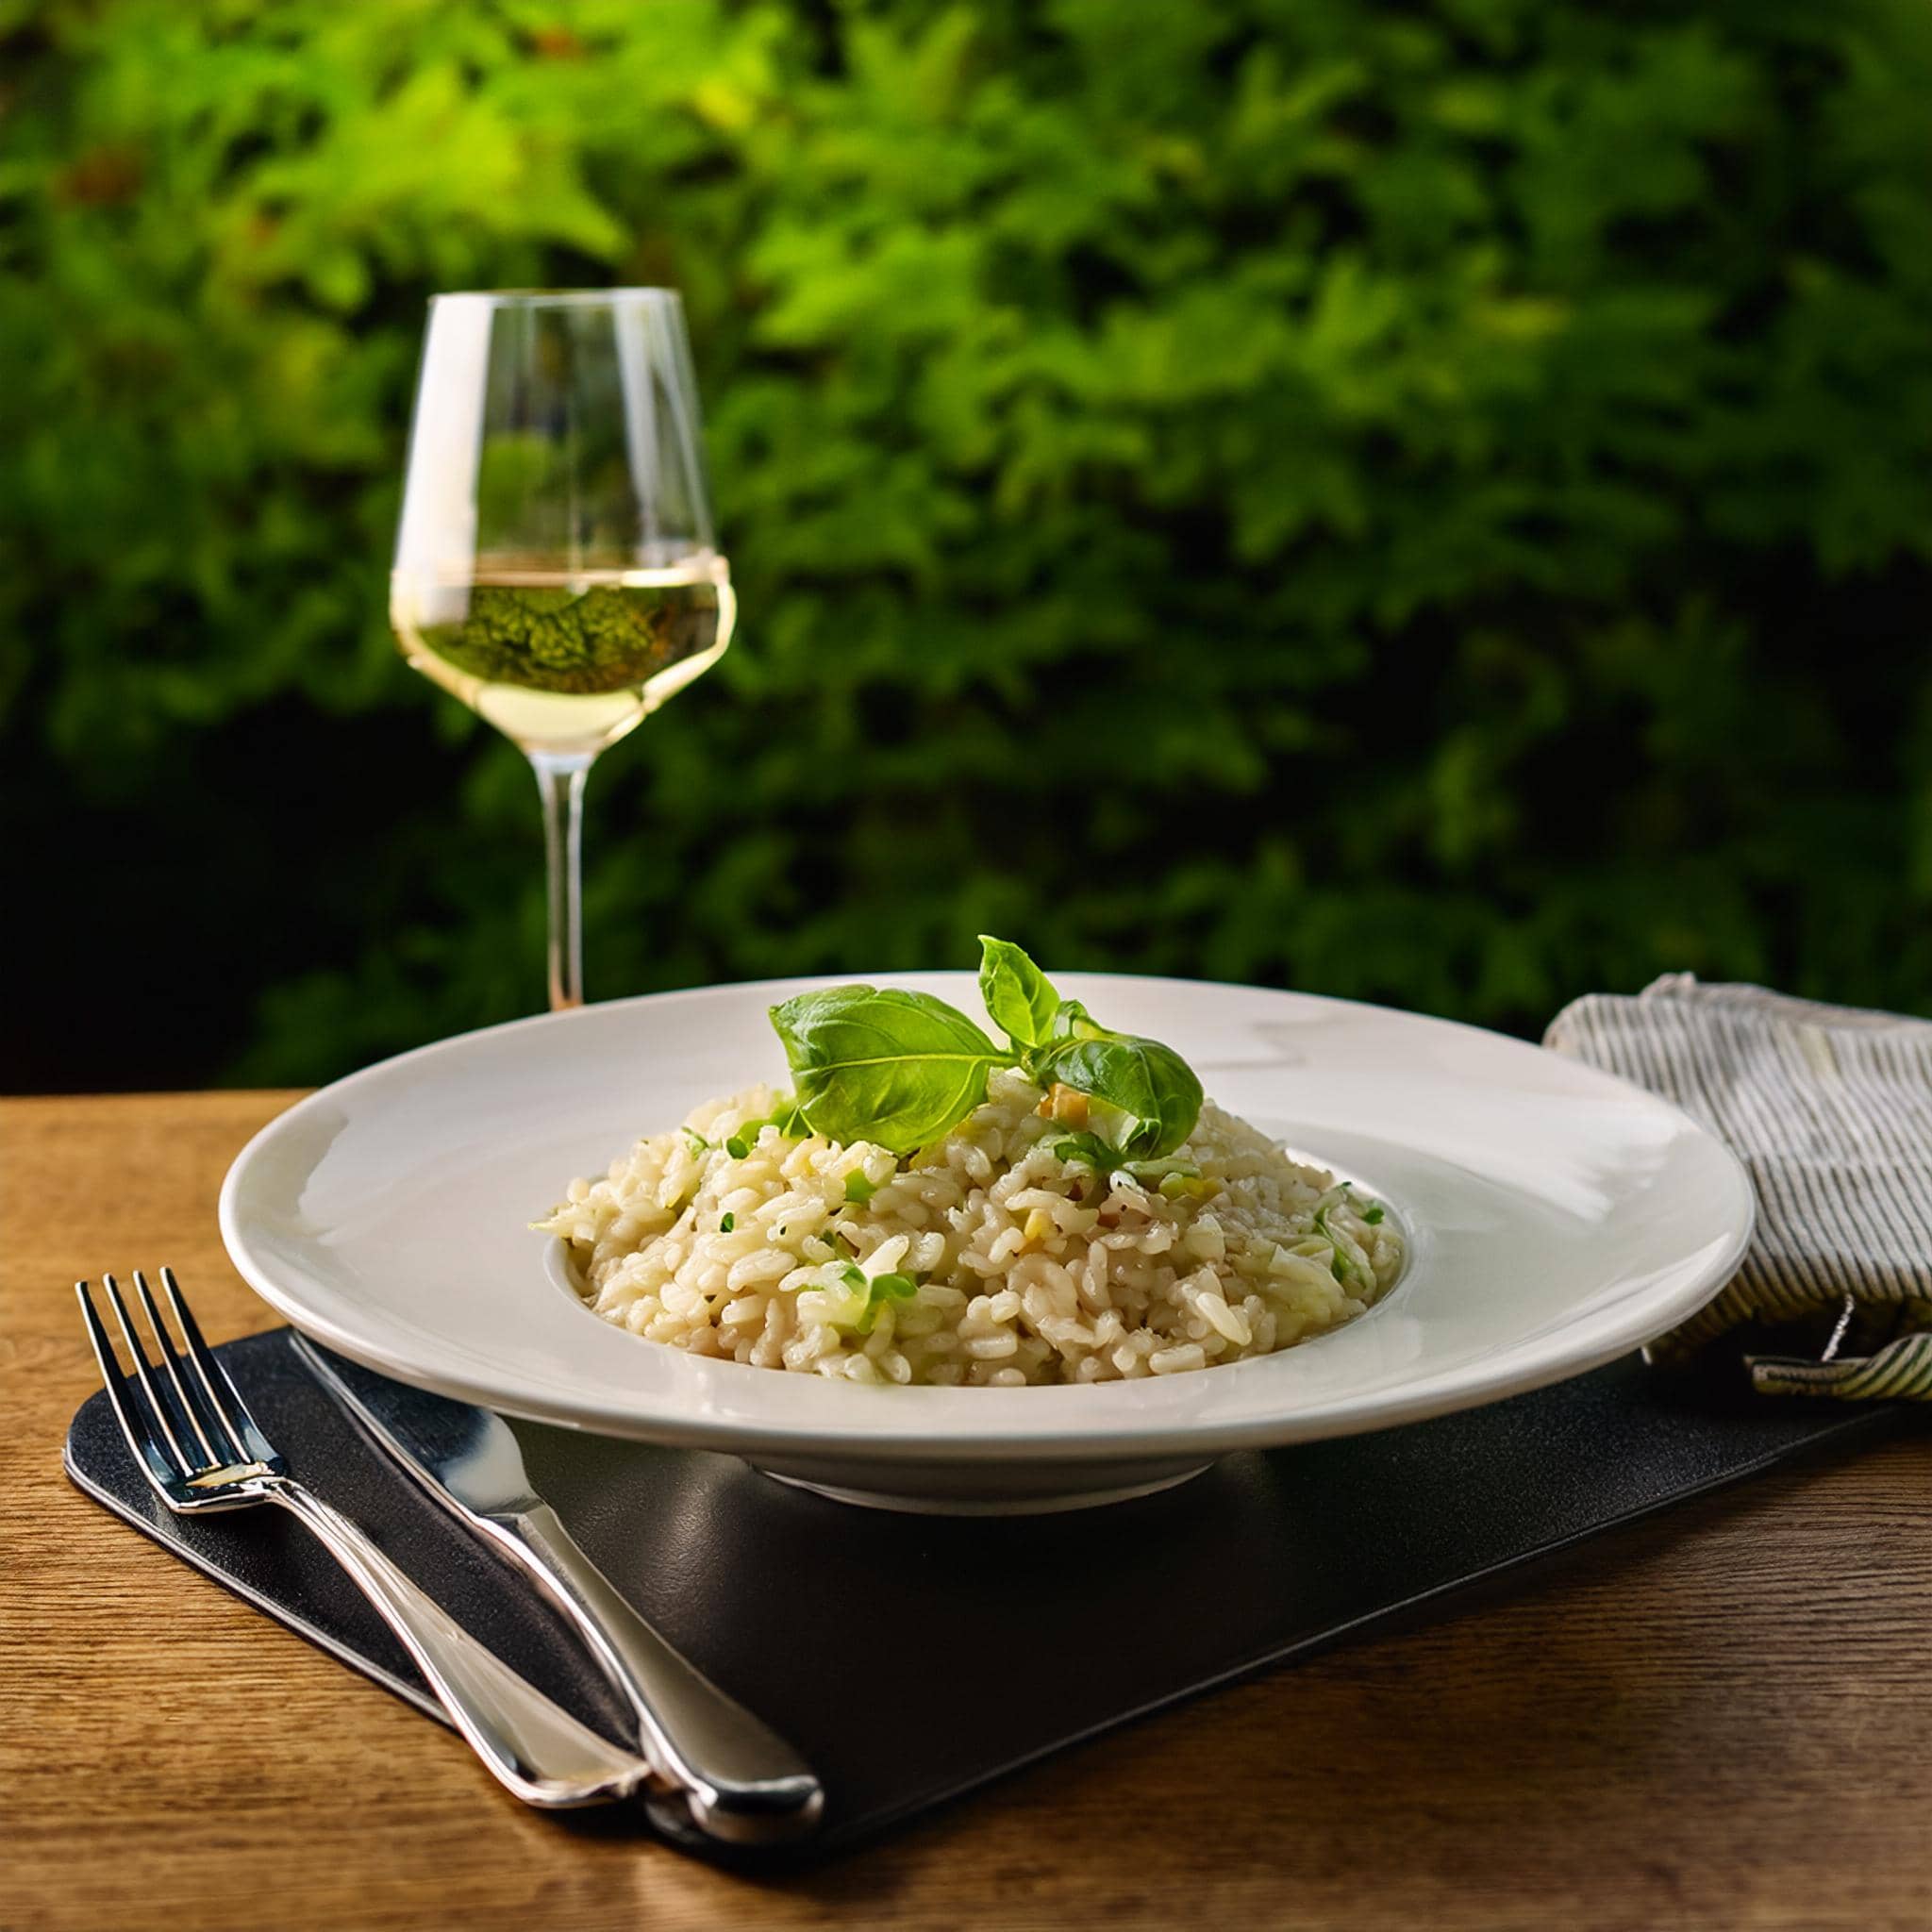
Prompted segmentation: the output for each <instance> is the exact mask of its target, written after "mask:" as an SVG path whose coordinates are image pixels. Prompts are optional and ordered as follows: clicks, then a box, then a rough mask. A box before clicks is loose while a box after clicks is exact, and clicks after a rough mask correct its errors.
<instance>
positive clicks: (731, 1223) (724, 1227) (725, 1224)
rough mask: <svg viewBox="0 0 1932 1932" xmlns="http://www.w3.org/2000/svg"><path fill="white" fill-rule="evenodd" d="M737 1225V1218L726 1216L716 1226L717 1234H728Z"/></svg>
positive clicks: (733, 1215) (730, 1215)
mask: <svg viewBox="0 0 1932 1932" xmlns="http://www.w3.org/2000/svg"><path fill="white" fill-rule="evenodd" d="M737 1225H738V1216H737V1215H735V1214H727V1215H726V1216H725V1217H724V1220H723V1221H721V1222H720V1223H719V1224H718V1232H719V1233H720V1234H729V1233H730V1232H731V1230H732V1229H733V1228H734V1227H736V1226H737Z"/></svg>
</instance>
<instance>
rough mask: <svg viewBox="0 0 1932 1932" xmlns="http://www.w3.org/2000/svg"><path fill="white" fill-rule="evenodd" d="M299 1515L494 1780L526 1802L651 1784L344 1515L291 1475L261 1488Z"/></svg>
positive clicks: (593, 1800)
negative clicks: (410, 1661)
mask: <svg viewBox="0 0 1932 1932" xmlns="http://www.w3.org/2000/svg"><path fill="white" fill-rule="evenodd" d="M265 1494H266V1496H267V1498H268V1500H269V1501H270V1502H272V1503H278V1504H279V1505H280V1506H281V1507H283V1508H284V1509H286V1510H288V1511H289V1513H290V1514H291V1516H295V1517H298V1518H300V1520H301V1521H302V1523H303V1524H305V1526H306V1527H307V1528H308V1530H310V1531H311V1532H312V1533H313V1535H314V1536H315V1538H316V1539H317V1541H320V1542H321V1543H322V1544H323V1546H324V1547H325V1549H326V1550H327V1551H328V1553H329V1555H330V1556H332V1557H334V1558H335V1559H336V1561H337V1562H338V1563H340V1564H341V1566H342V1569H343V1571H344V1573H345V1574H347V1575H348V1576H349V1577H350V1578H352V1579H353V1580H354V1582H355V1583H356V1585H357V1587H358V1589H359V1590H360V1591H361V1592H362V1594H363V1595H364V1596H366V1597H367V1598H368V1599H369V1601H370V1603H371V1604H372V1605H373V1606H374V1607H375V1609H376V1610H377V1611H378V1612H379V1613H380V1615H381V1617H382V1620H383V1622H384V1623H385V1624H388V1625H389V1627H390V1628H391V1630H392V1631H394V1632H395V1634H396V1636H397V1638H398V1639H399V1640H400V1641H401V1642H402V1644H403V1647H404V1648H405V1649H406V1650H407V1651H408V1653H409V1655H410V1656H411V1657H413V1658H414V1659H415V1660H416V1666H417V1668H418V1669H419V1670H420V1671H421V1672H422V1673H423V1674H424V1676H425V1677H426V1678H427V1679H428V1680H429V1686H430V1688H431V1689H432V1690H433V1691H435V1692H436V1694H437V1696H438V1698H439V1699H440V1700H441V1704H442V1707H443V1710H444V1711H445V1712H446V1713H447V1715H448V1716H449V1719H450V1721H451V1722H452V1723H453V1724H455V1725H456V1727H457V1729H458V1731H460V1732H461V1733H462V1734H463V1736H464V1738H465V1739H467V1740H468V1741H469V1743H470V1746H471V1748H472V1749H473V1750H474V1751H475V1753H476V1755H477V1757H480V1758H481V1759H482V1760H483V1762H484V1764H485V1765H486V1766H487V1767H488V1768H489V1770H490V1771H491V1774H493V1775H494V1776H495V1778H496V1779H497V1781H498V1782H499V1783H500V1784H502V1785H504V1786H505V1787H506V1788H507V1789H508V1790H511V1791H513V1792H514V1793H515V1794H516V1795H517V1796H518V1797H519V1798H521V1799H522V1800H523V1801H524V1803H525V1804H526V1805H541V1806H543V1807H558V1806H571V1805H594V1804H598V1803H602V1802H607V1801H608V1800H610V1799H613V1798H622V1797H625V1796H628V1795H629V1794H630V1793H631V1792H633V1791H636V1790H640V1789H641V1787H643V1786H644V1785H645V1784H646V1783H647V1782H648V1781H649V1778H650V1774H651V1767H650V1766H649V1765H648V1764H646V1763H645V1762H644V1760H643V1759H642V1758H641V1757H639V1756H638V1755H637V1754H636V1753H635V1752H631V1751H625V1750H623V1749H620V1748H619V1746H617V1745H615V1744H612V1743H609V1742H608V1741H607V1740H604V1739H603V1738H600V1737H599V1736H598V1735H597V1734H596V1732H595V1731H593V1730H591V1729H590V1728H589V1727H588V1726H587V1725H584V1724H579V1723H578V1722H577V1721H576V1719H575V1718H574V1717H572V1716H571V1714H570V1713H569V1712H568V1711H567V1710H565V1709H563V1708H562V1707H560V1706H558V1705H557V1704H553V1703H552V1702H551V1700H550V1699H549V1698H548V1697H546V1696H544V1694H543V1693H542V1692H541V1691H539V1690H538V1689H537V1688H536V1686H535V1685H533V1684H530V1683H527V1682H525V1679H524V1678H523V1677H521V1676H519V1675H518V1674H517V1673H516V1672H515V1671H513V1670H511V1669H510V1667H509V1666H508V1664H507V1663H505V1662H503V1661H502V1659H501V1658H500V1657H497V1655H496V1654H495V1652H494V1651H492V1650H491V1649H489V1648H488V1647H487V1646H486V1645H484V1644H482V1643H480V1642H478V1641H477V1640H476V1639H475V1638H474V1637H472V1636H471V1635H470V1633H469V1632H468V1631H467V1630H465V1629H464V1628H463V1626H462V1625H461V1624H458V1622H457V1621H456V1620H455V1619H454V1618H453V1617H451V1616H450V1615H449V1613H448V1612H447V1611H446V1610H444V1609H443V1607H441V1605H440V1604H439V1603H437V1602H436V1600H435V1599H434V1598H433V1597H431V1596H430V1595H429V1594H428V1593H427V1592H426V1591H424V1590H422V1589H420V1588H419V1587H418V1586H417V1585H416V1584H415V1583H413V1582H412V1581H411V1580H410V1579H409V1578H408V1576H406V1575H405V1574H403V1572H402V1571H401V1570H399V1569H398V1568H397V1567H396V1565H395V1564H394V1563H392V1562H391V1560H390V1559H389V1557H386V1556H385V1555H384V1554H383V1553H382V1551H381V1550H380V1549H379V1548H377V1546H376V1545H375V1542H373V1541H371V1540H370V1538H369V1536H368V1535H367V1534H366V1533H365V1532H364V1531H363V1530H361V1529H359V1528H358V1526H357V1525H356V1524H354V1523H352V1522H351V1521H350V1520H349V1519H348V1518H347V1517H346V1516H344V1515H343V1514H342V1513H341V1510H340V1509H337V1508H335V1507H332V1506H331V1505H330V1504H327V1503H325V1502H324V1501H323V1500H322V1498H321V1497H320V1496H318V1495H316V1494H315V1492H314V1491H311V1490H308V1489H306V1488H304V1486H303V1485H302V1484H301V1483H299V1482H296V1481H294V1480H293V1479H292V1478H290V1479H289V1480H287V1481H284V1482H280V1483H276V1484H275V1485H273V1486H272V1487H269V1488H267V1489H266V1491H265Z"/></svg>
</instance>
